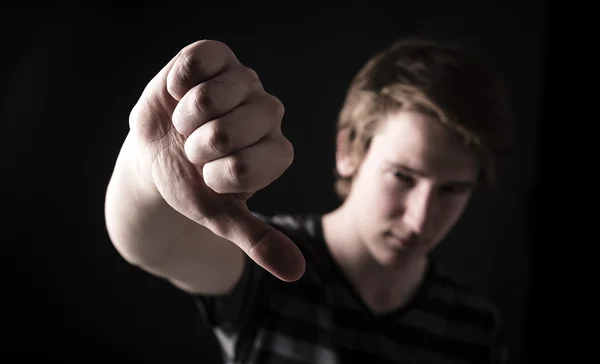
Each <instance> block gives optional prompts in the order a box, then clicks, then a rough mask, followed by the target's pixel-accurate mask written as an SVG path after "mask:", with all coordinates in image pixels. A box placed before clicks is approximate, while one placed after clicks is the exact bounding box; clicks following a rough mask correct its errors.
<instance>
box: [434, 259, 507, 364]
mask: <svg viewBox="0 0 600 364" xmlns="http://www.w3.org/2000/svg"><path fill="white" fill-rule="evenodd" d="M431 271H432V273H431V276H432V277H431V279H430V280H429V287H428V297H429V299H430V300H432V301H433V304H432V306H435V307H437V308H438V309H442V311H443V312H442V314H443V315H444V316H445V317H446V318H447V319H448V320H449V323H450V325H451V326H452V327H454V328H456V329H457V330H458V332H460V333H461V334H460V335H461V337H462V336H464V339H465V340H468V341H470V342H478V343H480V344H482V345H484V346H485V347H486V348H487V349H486V350H487V356H488V357H489V358H490V359H491V362H493V363H506V362H507V361H508V356H509V355H508V352H509V350H508V343H507V337H506V327H505V324H504V318H503V315H502V313H501V311H500V309H499V307H498V306H497V305H496V304H495V302H494V301H493V300H492V299H491V298H490V297H489V296H488V295H486V294H485V293H483V292H482V290H481V289H478V288H476V287H475V286H474V285H472V284H468V283H466V282H465V281H464V280H462V279H460V278H458V277H457V276H456V275H455V274H452V273H451V272H449V271H448V270H446V269H444V268H443V267H442V266H441V265H439V264H437V263H434V264H433V267H432V269H431ZM430 308H431V307H430Z"/></svg>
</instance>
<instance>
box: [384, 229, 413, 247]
mask: <svg viewBox="0 0 600 364" xmlns="http://www.w3.org/2000/svg"><path fill="white" fill-rule="evenodd" d="M385 238H386V240H387V242H388V243H389V244H390V245H391V246H392V247H394V248H396V249H412V248H414V247H415V246H416V245H417V244H416V239H410V238H403V237H400V236H398V235H394V234H393V233H391V232H386V233H385Z"/></svg>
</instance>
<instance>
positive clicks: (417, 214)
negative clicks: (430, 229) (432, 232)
mask: <svg viewBox="0 0 600 364" xmlns="http://www.w3.org/2000/svg"><path fill="white" fill-rule="evenodd" d="M433 198H434V191H433V189H432V188H430V187H429V186H421V187H420V188H415V189H413V190H412V191H410V192H409V193H408V194H407V196H406V199H405V201H404V213H403V220H404V221H403V225H404V226H405V227H406V228H408V229H409V230H410V231H411V233H413V234H416V235H423V233H424V232H425V229H427V226H428V224H429V223H430V220H431V215H432V211H433Z"/></svg>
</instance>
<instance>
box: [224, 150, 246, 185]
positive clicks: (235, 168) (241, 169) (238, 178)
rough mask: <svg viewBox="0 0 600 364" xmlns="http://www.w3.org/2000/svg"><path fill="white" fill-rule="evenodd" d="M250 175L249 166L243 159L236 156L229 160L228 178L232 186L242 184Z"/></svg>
mask: <svg viewBox="0 0 600 364" xmlns="http://www.w3.org/2000/svg"><path fill="white" fill-rule="evenodd" d="M249 173H250V165H249V164H248V161H247V160H246V159H245V158H242V157H241V156H237V157H235V158H231V159H230V160H229V178H230V181H231V182H232V183H234V184H238V185H239V184H243V183H244V181H245V180H246V179H247V177H248V174H249Z"/></svg>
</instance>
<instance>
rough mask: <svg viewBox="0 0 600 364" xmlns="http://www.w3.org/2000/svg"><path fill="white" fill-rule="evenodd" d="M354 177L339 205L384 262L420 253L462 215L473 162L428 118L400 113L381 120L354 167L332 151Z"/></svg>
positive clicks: (473, 175)
mask: <svg viewBox="0 0 600 364" xmlns="http://www.w3.org/2000/svg"><path fill="white" fill-rule="evenodd" d="M337 167H338V171H339V172H340V174H342V175H351V174H352V172H353V171H355V170H356V169H357V171H356V173H355V174H354V180H353V182H352V188H351V191H350V194H349V196H348V197H347V199H346V201H345V203H344V208H345V209H346V211H348V212H349V213H348V216H350V219H352V222H353V224H352V226H353V228H354V229H356V231H355V232H354V233H355V234H357V236H359V237H360V239H359V240H360V244H363V245H364V247H365V248H366V250H367V251H368V252H369V253H370V254H371V255H372V256H373V257H374V258H375V259H376V260H377V261H378V262H379V263H380V264H383V265H386V266H389V265H394V264H398V263H400V262H402V261H405V260H407V259H411V258H418V257H423V256H425V255H427V254H428V253H429V252H430V251H431V250H432V249H433V248H434V247H435V246H437V244H438V243H439V242H440V241H441V240H442V239H443V238H444V237H445V236H446V234H447V233H448V232H449V231H450V229H451V228H452V227H453V226H454V225H455V223H456V222H457V221H458V219H459V218H460V216H461V215H462V213H463V211H464V209H465V207H466V205H467V203H468V201H469V199H470V197H471V195H472V190H473V188H474V187H475V184H476V180H477V175H478V165H477V160H476V158H475V156H474V154H473V153H472V151H471V150H469V149H468V148H467V147H466V146H465V145H464V144H463V142H462V139H461V138H460V137H459V136H458V135H456V134H455V133H453V132H451V131H450V130H448V129H447V128H446V127H444V126H443V125H442V124H441V123H440V122H438V121H437V120H436V119H435V118H433V117H431V116H427V115H424V114H420V113H417V112H410V111H401V112H399V113H397V114H394V115H392V116H390V117H388V118H387V119H386V121H385V122H384V123H383V124H382V125H381V127H380V128H379V130H378V132H377V134H376V135H375V136H374V137H373V139H372V141H371V145H370V147H369V150H368V152H367V154H366V156H365V158H364V159H363V161H362V163H361V164H360V166H358V167H357V166H355V165H354V164H353V162H352V160H351V159H349V158H347V157H346V156H343V155H341V156H340V155H338V166H337Z"/></svg>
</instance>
